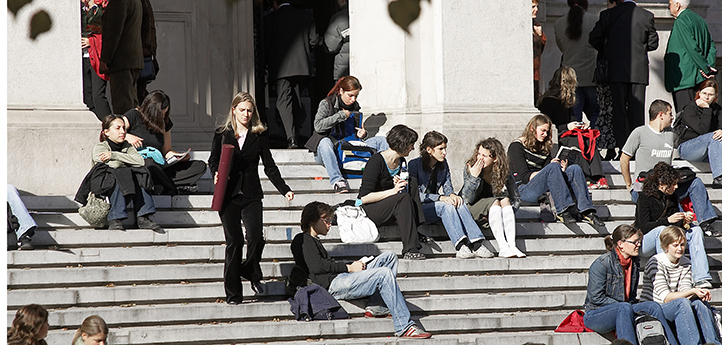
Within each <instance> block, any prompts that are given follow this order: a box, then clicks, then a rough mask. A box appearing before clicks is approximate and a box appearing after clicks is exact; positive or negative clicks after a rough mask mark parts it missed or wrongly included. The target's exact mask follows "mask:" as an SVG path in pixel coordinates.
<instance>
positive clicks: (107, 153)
mask: <svg viewBox="0 0 722 345" xmlns="http://www.w3.org/2000/svg"><path fill="white" fill-rule="evenodd" d="M111 155H112V153H111V152H110V151H105V152H103V153H101V154H99V155H98V158H99V159H100V160H101V161H102V162H108V161H109V160H110V157H111Z"/></svg>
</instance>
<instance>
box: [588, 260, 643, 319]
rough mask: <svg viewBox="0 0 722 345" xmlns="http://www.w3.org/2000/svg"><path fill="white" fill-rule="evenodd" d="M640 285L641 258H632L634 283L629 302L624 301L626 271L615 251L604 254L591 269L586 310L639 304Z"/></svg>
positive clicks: (631, 286)
mask: <svg viewBox="0 0 722 345" xmlns="http://www.w3.org/2000/svg"><path fill="white" fill-rule="evenodd" d="M638 284H639V257H636V256H634V257H632V281H631V283H630V287H629V288H630V291H629V300H625V299H624V269H623V268H622V264H621V263H619V257H618V256H617V252H616V251H615V250H611V251H609V252H606V253H604V254H602V255H601V256H600V257H598V258H597V259H596V260H594V262H593V263H592V266H591V267H589V282H588V283H587V298H586V299H585V301H584V309H585V310H591V309H597V308H600V307H603V306H605V305H608V304H613V303H618V302H629V303H632V304H634V303H637V302H638V300H637V285H638Z"/></svg>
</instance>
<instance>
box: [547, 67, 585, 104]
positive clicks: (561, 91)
mask: <svg viewBox="0 0 722 345" xmlns="http://www.w3.org/2000/svg"><path fill="white" fill-rule="evenodd" d="M576 90H577V73H576V72H574V69H573V68H571V67H569V66H562V67H559V68H558V69H557V70H556V71H554V76H553V77H552V80H550V81H549V89H548V90H547V91H546V92H545V93H544V94H543V95H542V96H541V97H539V102H540V103H541V100H542V99H543V98H545V97H551V98H556V99H558V100H561V101H562V105H563V106H564V107H565V108H571V107H573V106H574V104H575V103H576V102H577V99H576V96H575V94H574V93H575V92H576Z"/></svg>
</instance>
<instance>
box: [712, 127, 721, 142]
mask: <svg viewBox="0 0 722 345" xmlns="http://www.w3.org/2000/svg"><path fill="white" fill-rule="evenodd" d="M713 133H714V134H712V139H714V140H717V141H722V129H718V130H716V131H714V132H713Z"/></svg>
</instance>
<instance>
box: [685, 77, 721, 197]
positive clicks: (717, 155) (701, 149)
mask: <svg viewBox="0 0 722 345" xmlns="http://www.w3.org/2000/svg"><path fill="white" fill-rule="evenodd" d="M718 93H719V88H718V86H717V83H716V82H715V81H714V80H705V81H703V82H702V84H701V85H700V87H699V91H697V96H696V97H695V101H694V103H689V104H687V105H686V106H685V107H684V108H683V109H682V118H681V119H680V125H681V126H682V127H681V128H680V131H679V132H678V131H677V130H675V134H677V138H676V141H675V143H676V144H677V145H678V147H677V150H678V151H679V158H682V159H685V160H688V161H690V162H703V161H709V167H710V169H712V177H714V181H712V188H722V107H720V105H719V104H717V103H716V102H717V95H718Z"/></svg>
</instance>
